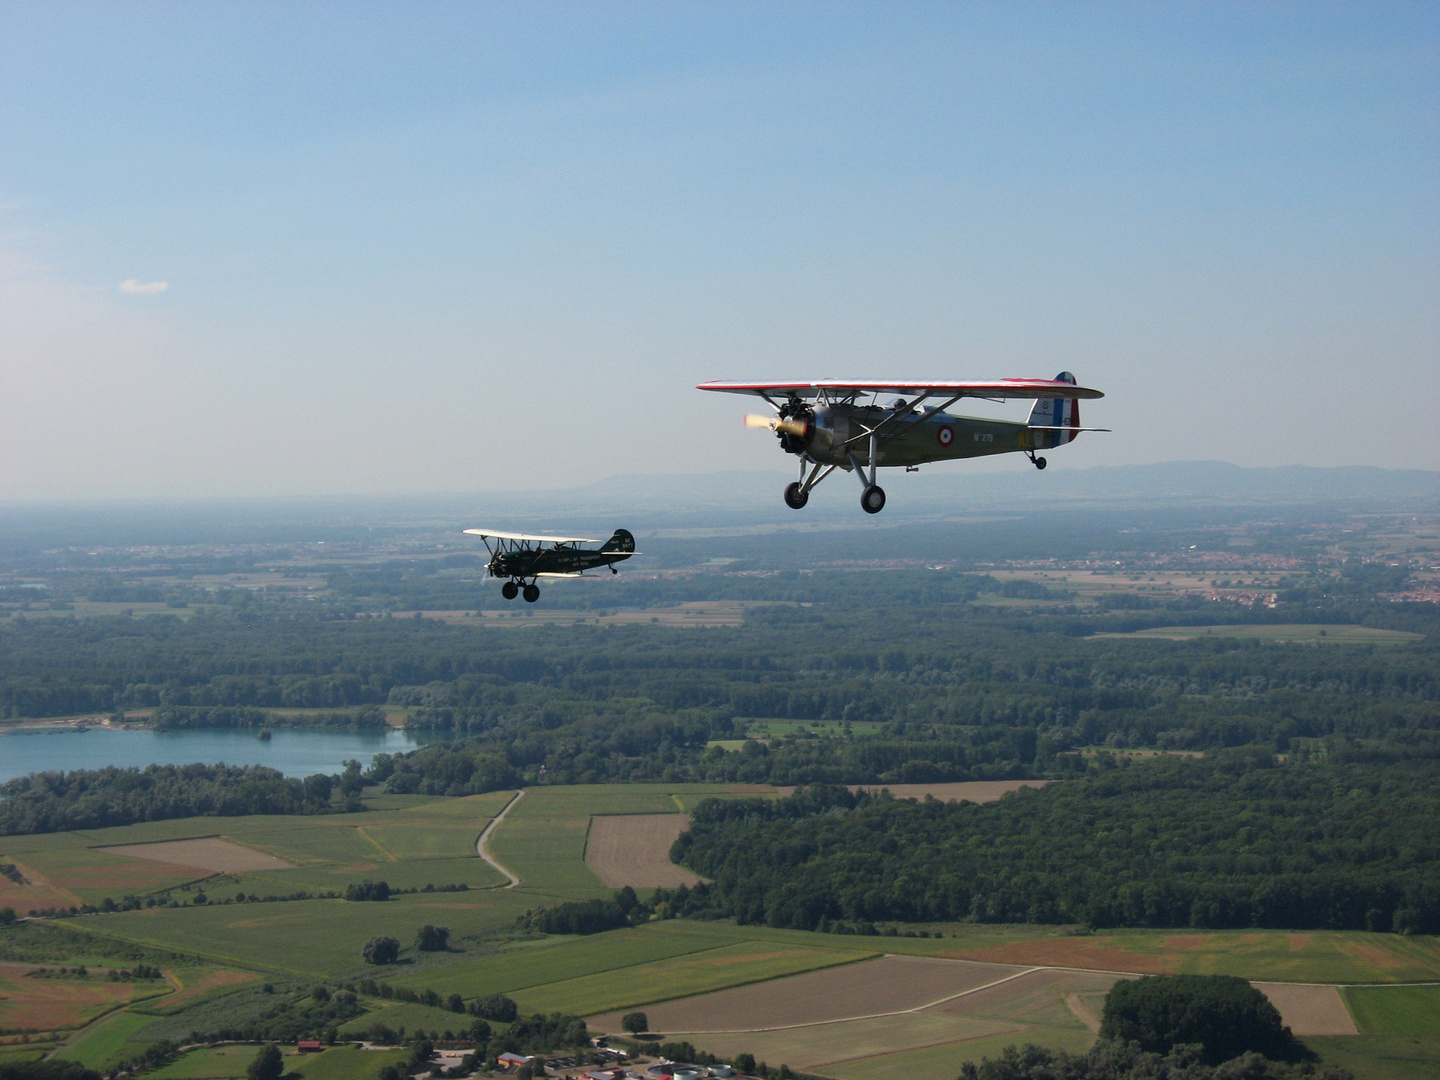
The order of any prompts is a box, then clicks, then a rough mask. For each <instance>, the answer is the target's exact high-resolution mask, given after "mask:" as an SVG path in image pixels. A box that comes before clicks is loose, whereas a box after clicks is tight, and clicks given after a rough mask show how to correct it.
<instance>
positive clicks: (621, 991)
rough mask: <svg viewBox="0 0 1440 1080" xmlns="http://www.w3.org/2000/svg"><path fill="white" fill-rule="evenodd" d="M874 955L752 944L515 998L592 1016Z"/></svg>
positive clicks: (531, 1008) (541, 1008)
mask: <svg viewBox="0 0 1440 1080" xmlns="http://www.w3.org/2000/svg"><path fill="white" fill-rule="evenodd" d="M874 955H875V953H873V952H860V951H851V950H843V949H833V948H832V949H825V948H805V947H803V946H793V945H772V944H769V943H766V942H754V941H751V942H743V943H740V944H736V945H726V946H722V947H721V948H718V949H709V950H706V951H705V952H698V953H687V954H685V955H683V956H675V957H669V958H667V959H664V960H656V961H653V962H651V963H646V964H636V965H633V966H629V967H621V968H617V969H615V970H613V971H607V972H604V973H602V974H596V975H586V976H584V977H583V978H579V979H570V980H566V981H562V982H553V983H547V984H545V985H542V986H532V987H530V988H528V989H526V990H522V991H519V992H517V993H515V994H514V995H512V996H513V997H514V998H515V1000H516V1003H517V1004H519V1006H520V1009H521V1011H522V1012H524V1013H532V1012H539V1013H549V1012H555V1011H560V1012H568V1013H571V1014H573V1015H577V1016H591V1015H594V1014H597V1013H603V1012H613V1011H615V1010H617V1009H628V1008H630V1007H631V1006H635V1005H649V1004H653V1003H654V1002H658V1001H668V1000H670V999H672V998H678V997H689V996H691V995H692V994H704V993H708V992H709V991H711V990H723V989H725V988H726V987H730V986H743V985H745V984H746V983H752V982H760V981H763V980H766V979H774V978H779V977H780V976H782V975H798V974H799V973H800V972H802V971H814V970H815V969H817V968H824V967H835V966H836V965H838V964H849V963H854V962H855V961H857V960H864V959H867V958H869V957H871V956H874Z"/></svg>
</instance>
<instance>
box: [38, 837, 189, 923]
mask: <svg viewBox="0 0 1440 1080" xmlns="http://www.w3.org/2000/svg"><path fill="white" fill-rule="evenodd" d="M12 859H13V861H14V863H15V865H16V866H17V867H19V868H20V870H21V872H22V873H24V875H25V876H26V877H27V878H30V879H32V880H35V881H37V882H43V883H45V885H47V886H49V887H50V888H51V889H54V890H58V891H60V892H62V893H64V894H67V895H70V896H74V897H78V898H79V902H80V903H98V902H99V901H101V900H102V899H104V898H105V897H107V896H109V897H113V898H115V899H117V900H118V899H119V898H120V897H122V896H125V895H126V894H137V895H139V894H144V893H150V892H155V891H158V890H160V889H170V888H174V887H175V886H177V885H181V884H184V883H185V882H187V881H194V880H195V879H196V878H202V877H205V876H207V873H208V871H205V870H199V869H196V868H195V867H193V866H180V865H176V864H173V863H163V862H157V861H155V860H151V859H131V858H126V857H125V856H123V855H112V854H110V853H108V852H104V851H98V850H95V849H92V848H86V847H68V848H59V849H56V850H50V851H44V850H40V851H27V852H25V853H24V854H16V855H14V856H12ZM20 891H22V892H23V891H24V890H20ZM39 895H40V894H38V893H33V894H30V895H29V896H26V897H25V898H24V899H25V901H26V902H25V905H24V906H23V907H22V906H20V905H16V910H17V911H28V910H29V909H30V908H32V907H39V906H40V905H37V903H36V902H35V901H36V900H38V898H39ZM70 903H72V904H73V903H75V901H74V900H72V901H70ZM67 906H68V905H67ZM41 909H42V910H43V908H41Z"/></svg>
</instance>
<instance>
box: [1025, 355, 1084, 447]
mask: <svg viewBox="0 0 1440 1080" xmlns="http://www.w3.org/2000/svg"><path fill="white" fill-rule="evenodd" d="M1055 381H1056V382H1067V383H1069V384H1070V385H1071V386H1074V385H1075V376H1074V375H1072V374H1071V373H1070V372H1068V371H1062V372H1060V374H1059V375H1056V376H1055ZM1030 426H1031V427H1032V428H1048V429H1049V430H1048V431H1045V432H1044V433H1043V434H1042V433H1041V432H1036V433H1035V446H1036V448H1037V449H1049V448H1051V447H1055V446H1064V445H1065V444H1066V443H1068V442H1074V441H1075V436H1076V435H1078V434H1080V431H1081V430H1082V429H1081V427H1080V399H1079V398H1041V399H1040V400H1039V401H1037V402H1035V407H1034V408H1033V409H1031V410H1030ZM1065 428H1074V429H1075V430H1073V431H1066V430H1063V429H1065Z"/></svg>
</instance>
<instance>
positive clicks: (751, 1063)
mask: <svg viewBox="0 0 1440 1080" xmlns="http://www.w3.org/2000/svg"><path fill="white" fill-rule="evenodd" d="M734 1065H735V1071H736V1072H739V1073H742V1074H743V1075H745V1076H754V1075H755V1055H754V1054H736V1055H735V1062H734Z"/></svg>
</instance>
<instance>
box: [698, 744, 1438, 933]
mask: <svg viewBox="0 0 1440 1080" xmlns="http://www.w3.org/2000/svg"><path fill="white" fill-rule="evenodd" d="M1376 757H1377V756H1376V755H1374V754H1364V753H1361V754H1357V755H1356V758H1357V760H1353V761H1329V762H1305V763H1294V764H1289V765H1277V764H1275V763H1274V759H1273V756H1272V755H1270V754H1269V753H1268V752H1267V751H1264V750H1263V749H1261V748H1253V749H1249V750H1238V751H1228V752H1222V753H1220V754H1217V755H1215V756H1214V757H1213V758H1205V759H1183V758H1162V759H1156V760H1152V761H1148V762H1124V761H1121V762H1112V763H1109V764H1108V765H1106V766H1105V767H1101V768H1098V769H1096V770H1093V771H1092V772H1091V773H1089V774H1088V775H1085V776H1083V777H1077V778H1074V779H1071V780H1067V781H1065V782H1063V783H1057V784H1053V785H1050V786H1047V787H1044V788H1043V789H1026V790H1022V791H1018V792H1015V793H1012V794H1010V795H1008V796H1006V797H1005V798H1003V799H1001V800H1000V801H999V802H997V803H992V804H988V805H975V804H972V803H959V804H957V803H940V802H937V801H934V800H928V801H925V802H916V801H914V800H898V799H892V798H889V797H884V796H880V797H871V796H869V795H866V794H863V793H862V794H858V795H856V794H851V793H850V792H849V791H847V790H846V789H844V788H838V787H824V786H819V787H815V788H812V789H809V790H807V791H802V792H800V793H797V794H796V796H794V797H792V798H790V799H786V800H780V801H774V800H762V799H742V800H729V801H727V800H707V801H706V802H705V803H703V804H701V806H700V807H699V808H698V809H697V810H696V812H695V814H694V822H693V825H692V827H691V829H690V831H689V832H687V833H685V834H683V835H682V836H681V837H680V838H679V839H678V840H677V841H676V843H675V847H674V850H673V851H672V857H673V858H674V859H675V860H676V861H677V862H680V863H682V864H683V865H686V866H689V867H690V868H691V869H693V870H695V871H696V872H697V873H700V874H702V875H704V876H706V877H709V878H711V879H712V880H713V885H700V886H697V887H696V888H694V889H691V890H688V891H687V893H686V894H685V895H684V896H683V897H681V898H679V899H678V900H676V899H675V898H673V897H672V898H671V905H672V909H673V910H674V911H675V913H680V914H686V913H691V912H697V913H699V912H703V913H705V914H707V915H711V916H713V915H715V914H724V915H734V916H735V917H736V918H738V919H740V920H741V921H742V922H751V923H766V924H769V925H772V926H781V927H793V928H797V929H807V930H810V929H821V930H831V929H840V930H846V929H849V930H852V931H853V930H855V929H856V928H860V929H862V930H863V929H864V928H865V927H866V926H868V925H870V924H873V923H874V922H875V921H878V920H899V921H912V922H926V921H946V920H955V919H970V920H975V921H980V922H1030V923H1081V924H1088V925H1091V926H1096V927H1112V926H1153V927H1182V926H1193V927H1206V928H1216V929H1219V928H1227V927H1249V926H1259V927H1274V928H1290V929H1301V928H1317V929H1318V928H1327V929H1361V930H1365V929H1368V930H1395V931H1398V932H1403V933H1412V932H1419V933H1435V932H1437V931H1440V838H1437V837H1436V834H1435V831H1434V828H1433V823H1434V822H1435V821H1437V820H1440V785H1437V779H1440V768H1437V763H1436V761H1435V760H1434V759H1433V758H1432V759H1429V760H1407V759H1404V758H1400V759H1392V760H1378V759H1376ZM1367 758H1370V760H1366V759H1367Z"/></svg>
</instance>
